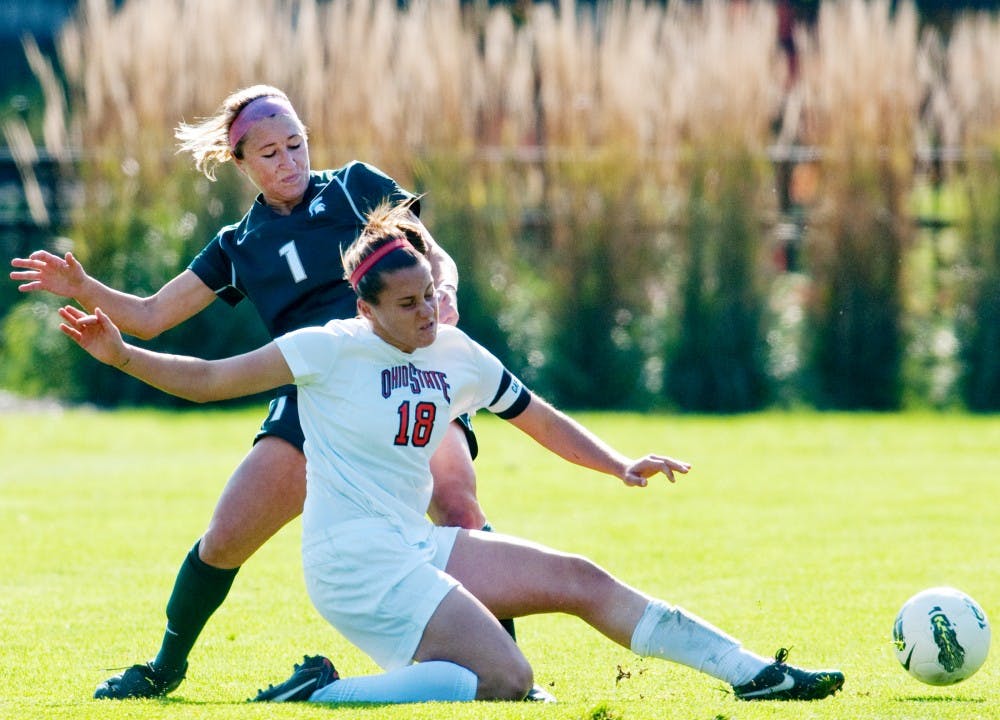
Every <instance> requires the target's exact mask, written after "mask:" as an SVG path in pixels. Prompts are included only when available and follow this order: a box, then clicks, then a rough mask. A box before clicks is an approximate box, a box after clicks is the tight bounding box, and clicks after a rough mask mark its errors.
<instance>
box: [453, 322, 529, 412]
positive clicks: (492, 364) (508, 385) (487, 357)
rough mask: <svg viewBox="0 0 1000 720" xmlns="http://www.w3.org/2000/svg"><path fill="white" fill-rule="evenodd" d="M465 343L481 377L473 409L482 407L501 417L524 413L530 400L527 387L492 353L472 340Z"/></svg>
mask: <svg viewBox="0 0 1000 720" xmlns="http://www.w3.org/2000/svg"><path fill="white" fill-rule="evenodd" d="M468 342H469V345H470V346H471V348H472V354H473V356H474V358H475V362H476V363H477V364H478V365H479V367H480V372H481V377H482V382H481V383H480V395H479V397H478V398H477V399H476V401H475V402H476V409H479V408H484V409H486V410H489V411H490V412H491V413H493V414H494V415H496V416H497V417H500V418H503V419H504V420H510V419H512V418H515V417H517V416H518V415H520V414H521V413H522V412H524V409H525V408H526V407H528V403H530V402H531V393H530V392H529V391H528V388H526V387H525V386H524V385H523V384H522V383H521V381H520V380H518V379H517V378H516V377H515V376H514V374H513V373H512V372H511V371H510V370H508V369H507V368H506V367H504V365H503V363H501V362H500V361H499V360H498V359H497V358H496V356H495V355H493V353H491V352H490V351H489V350H487V349H486V348H484V347H483V346H482V345H480V344H479V343H477V342H475V341H473V340H472V339H469V340H468Z"/></svg>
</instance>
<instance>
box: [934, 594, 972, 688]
mask: <svg viewBox="0 0 1000 720" xmlns="http://www.w3.org/2000/svg"><path fill="white" fill-rule="evenodd" d="M928 615H929V616H930V622H931V630H933V632H934V644H935V645H937V647H938V662H939V663H941V667H943V668H944V669H945V670H947V671H948V672H955V671H956V670H958V669H959V668H960V667H962V665H964V664H965V648H963V647H962V646H961V645H959V643H958V636H957V635H956V634H955V628H954V627H952V624H951V621H950V620H948V616H947V615H945V614H944V611H943V610H942V609H941V608H940V607H938V606H936V605H935V606H934V607H932V608H931V610H930V612H929V613H928Z"/></svg>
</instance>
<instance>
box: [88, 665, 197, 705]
mask: <svg viewBox="0 0 1000 720" xmlns="http://www.w3.org/2000/svg"><path fill="white" fill-rule="evenodd" d="M187 667H188V666H187V663H184V667H182V668H181V669H180V670H175V671H173V672H164V671H163V670H160V669H157V668H154V667H153V666H152V664H151V663H145V664H143V665H133V666H132V667H130V668H128V669H127V670H125V672H123V673H122V674H121V675H115V676H114V677H111V678H108V679H107V680H105V681H104V682H102V683H101V684H100V685H98V686H97V689H96V690H94V699H95V700H125V699H127V698H155V697H163V696H164V695H166V694H167V693H171V692H173V691H174V690H176V689H177V686H178V685H180V684H181V681H183V680H184V674H185V673H186V672H187Z"/></svg>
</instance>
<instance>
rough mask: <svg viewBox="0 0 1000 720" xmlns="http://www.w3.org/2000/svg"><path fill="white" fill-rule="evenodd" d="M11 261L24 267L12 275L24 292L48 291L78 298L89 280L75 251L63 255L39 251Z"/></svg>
mask: <svg viewBox="0 0 1000 720" xmlns="http://www.w3.org/2000/svg"><path fill="white" fill-rule="evenodd" d="M10 264H11V265H12V266H13V267H16V268H24V270H21V271H15V272H12V273H11V274H10V279H11V280H19V281H21V285H19V286H18V288H17V289H18V290H20V291H21V292H32V291H35V290H48V291H49V292H50V293H52V294H53V295H59V296H60V297H76V296H77V293H78V292H79V291H80V289H81V288H82V287H83V283H84V281H85V280H86V279H87V273H86V272H85V271H84V269H83V265H81V264H80V263H79V262H78V261H77V259H76V258H75V257H73V253H71V252H68V253H66V256H65V257H59V256H58V255H53V254H52V253H50V252H48V251H46V250H36V251H35V252H33V253H31V255H29V256H28V257H26V258H13V259H12V260H11V261H10Z"/></svg>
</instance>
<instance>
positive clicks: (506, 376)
mask: <svg viewBox="0 0 1000 720" xmlns="http://www.w3.org/2000/svg"><path fill="white" fill-rule="evenodd" d="M509 387H510V371H508V370H504V371H503V375H502V376H501V377H500V387H499V389H497V394H496V395H494V396H493V399H492V400H490V404H489V405H487V407H492V406H493V405H496V404H497V403H498V402H499V401H500V398H502V397H503V394H504V393H505V392H507V388H509Z"/></svg>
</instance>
